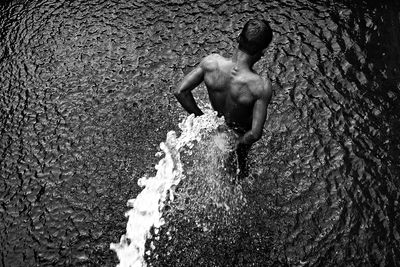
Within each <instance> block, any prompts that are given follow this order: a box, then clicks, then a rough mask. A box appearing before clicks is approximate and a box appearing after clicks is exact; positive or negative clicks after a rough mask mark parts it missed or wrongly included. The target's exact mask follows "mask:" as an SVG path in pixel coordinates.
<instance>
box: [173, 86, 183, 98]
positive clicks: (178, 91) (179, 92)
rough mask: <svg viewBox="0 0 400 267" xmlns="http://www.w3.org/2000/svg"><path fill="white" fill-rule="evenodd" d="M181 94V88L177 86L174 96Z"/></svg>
mask: <svg viewBox="0 0 400 267" xmlns="http://www.w3.org/2000/svg"><path fill="white" fill-rule="evenodd" d="M181 94H182V90H181V88H177V89H176V90H175V91H174V96H175V97H176V98H178V97H179V96H180V95H181Z"/></svg>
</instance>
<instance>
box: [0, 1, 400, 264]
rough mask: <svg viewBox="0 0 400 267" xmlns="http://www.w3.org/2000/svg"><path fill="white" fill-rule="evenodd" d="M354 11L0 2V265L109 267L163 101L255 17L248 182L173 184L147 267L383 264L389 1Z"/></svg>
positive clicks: (394, 42) (164, 116) (391, 39)
mask: <svg viewBox="0 0 400 267" xmlns="http://www.w3.org/2000/svg"><path fill="white" fill-rule="evenodd" d="M368 2H369V1H364V2H363V3H351V2H350V1H344V0H343V1H335V2H334V1H329V5H328V4H327V3H325V2H323V1H316V2H315V1H306V0H301V1H271V2H269V3H263V1H224V0H221V1H201V2H197V1H170V2H168V3H167V2H165V1H150V2H148V1H134V2H127V1H75V2H70V1H55V2H54V1H49V0H43V1H30V2H22V1H11V2H10V3H8V4H2V5H1V6H0V14H1V16H0V25H1V27H0V29H1V30H0V72H1V75H0V86H1V87H0V88H1V89H0V90H1V98H0V108H1V112H0V121H1V139H0V155H1V156H0V171H1V172H0V174H1V181H0V194H1V195H0V200H1V201H0V203H1V205H0V233H1V234H0V240H1V241H2V242H1V243H0V251H1V253H0V265H1V266H35V265H38V266H48V265H56V266H79V265H83V266H114V265H116V264H117V263H118V259H117V257H116V255H115V253H114V252H113V251H110V249H109V244H110V243H112V242H116V241H117V240H118V238H119V237H120V236H121V235H122V234H124V233H125V227H126V219H125V218H124V216H123V215H124V212H125V211H126V210H127V208H126V206H125V204H126V201H127V200H128V199H131V198H134V197H136V196H137V195H138V193H139V191H140V188H139V187H138V186H137V180H138V179H139V178H140V177H142V176H144V175H145V174H146V175H149V176H152V175H153V174H154V168H153V167H154V164H155V158H154V153H156V152H157V150H158V144H159V143H160V142H161V141H163V140H164V138H165V135H166V133H167V132H168V131H169V130H174V129H175V130H176V129H177V123H178V121H179V120H180V117H182V116H183V115H184V113H183V110H182V109H181V108H180V107H178V105H177V104H176V101H175V100H174V99H173V96H172V94H171V90H172V89H173V88H174V86H175V85H176V84H177V83H178V81H179V80H180V79H181V78H182V77H183V74H184V73H187V72H188V71H190V70H191V68H192V67H193V66H195V65H196V64H197V62H198V60H199V59H200V58H201V57H203V56H205V55H207V54H208V53H211V52H218V51H223V52H222V53H223V54H225V55H229V54H231V53H232V52H233V47H234V40H235V36H237V34H238V32H239V31H240V28H241V26H242V25H243V24H244V22H245V21H246V20H247V19H248V18H249V17H251V16H255V15H256V14H261V13H262V14H265V16H266V18H267V19H268V20H269V21H270V22H271V26H272V28H273V29H274V31H275V39H274V41H273V44H272V45H271V46H270V48H269V53H268V55H267V56H266V58H264V59H263V60H262V61H261V62H260V63H258V65H257V66H256V70H257V71H258V72H260V73H261V74H262V75H265V76H269V77H270V79H271V80H272V82H273V85H274V96H273V100H272V103H271V105H270V106H269V108H268V121H267V124H266V127H265V129H264V135H263V138H262V140H260V141H259V142H257V143H256V144H255V145H254V147H253V149H252V151H251V152H250V164H251V165H252V171H251V175H250V177H248V178H247V179H245V180H244V181H242V182H240V183H239V184H238V185H237V187H234V188H231V185H230V184H229V183H226V187H224V188H226V190H225V191H223V189H221V187H212V186H211V185H213V181H215V180H213V179H211V180H207V181H208V182H207V181H206V180H205V181H204V182H203V181H202V180H201V179H200V178H199V177H197V176H196V175H191V176H190V175H189V176H188V179H187V181H188V182H187V183H185V182H183V183H182V184H181V187H179V188H178V189H177V194H178V195H177V199H176V201H175V202H172V203H170V204H169V205H168V206H167V207H166V208H167V210H166V211H165V214H166V224H165V225H164V226H163V227H162V228H161V229H160V235H159V236H158V239H159V240H149V241H148V244H147V246H150V243H151V242H153V243H154V244H156V246H155V249H154V250H153V251H152V253H151V254H150V255H148V256H146V260H147V261H148V262H151V263H152V264H153V265H154V266H190V265H192V266H193V265H195V266H252V265H253V266H260V265H278V266H279V265H313V266H320V265H324V266H325V265H330V266H337V265H342V266H343V265H346V266H347V265H350V266H352V265H357V266H359V265H363V266H375V265H386V266H396V264H398V262H400V258H399V257H400V256H399V253H398V251H400V241H399V240H400V236H399V226H398V221H399V220H400V218H399V214H400V212H399V199H400V190H399V189H400V182H399V180H398V177H399V176H400V167H399V165H400V163H399V157H398V155H399V154H400V140H399V138H400V137H399V135H398V132H399V130H400V125H399V121H400V120H399V114H400V105H399V94H400V70H399V66H400V64H399V63H400V52H399V49H398V47H399V43H400V35H399V32H398V30H397V29H398V28H399V26H400V25H399V24H400V21H399V14H400V7H399V3H391V4H387V3H386V4H381V3H379V4H378V3H368ZM367 3H368V4H367ZM155 11H157V12H155ZM203 89H204V88H203ZM197 97H198V98H199V99H202V101H204V102H206V101H207V96H206V95H205V90H198V93H197ZM192 156H193V155H192ZM190 159H191V160H192V162H198V161H200V160H201V158H196V157H194V158H190ZM188 170H193V171H194V172H195V173H197V172H200V171H202V169H195V167H188ZM189 181H190V182H189ZM223 184H224V183H223ZM235 188H236V189H235ZM219 189H221V191H219ZM231 189H232V190H231ZM235 190H237V191H235ZM202 192H203V193H202ZM206 192H207V193H209V194H205V193H206ZM211 192H213V194H211ZM239 192H241V193H242V194H243V196H242V197H243V200H245V201H236V200H235V196H237V195H235V194H238V193H239ZM221 196H223V198H224V200H226V201H227V203H230V204H229V205H228V206H229V207H230V208H231V210H229V212H227V213H226V212H225V211H226V209H225V208H224V207H222V206H221V207H218V206H216V205H210V203H214V202H213V201H211V202H210V199H211V197H213V198H216V199H218V198H219V197H221ZM242 197H240V199H241V198H242ZM217 203H218V201H217ZM239 203H245V205H239ZM236 204H237V206H235V205H236ZM233 215H234V216H233Z"/></svg>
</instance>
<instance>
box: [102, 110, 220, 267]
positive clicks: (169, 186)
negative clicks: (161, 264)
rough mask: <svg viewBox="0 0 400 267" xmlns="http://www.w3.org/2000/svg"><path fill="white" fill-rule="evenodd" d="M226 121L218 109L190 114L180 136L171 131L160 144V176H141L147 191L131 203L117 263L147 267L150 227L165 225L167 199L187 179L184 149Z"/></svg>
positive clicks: (122, 266)
mask: <svg viewBox="0 0 400 267" xmlns="http://www.w3.org/2000/svg"><path fill="white" fill-rule="evenodd" d="M223 124H224V120H223V118H218V117H217V116H216V112H214V111H211V110H206V111H205V114H204V115H202V116H199V117H194V115H190V116H188V117H187V118H185V119H184V120H183V121H182V122H181V123H179V128H180V129H181V135H180V136H179V137H177V135H176V133H175V132H174V131H170V132H169V133H168V134H167V138H166V141H165V142H162V143H161V144H160V149H161V150H162V152H163V153H164V158H162V159H161V160H160V161H159V163H158V164H157V166H156V167H155V168H156V170H157V173H156V175H155V176H154V177H150V178H147V177H143V178H140V179H139V180H138V184H139V186H142V187H144V188H143V190H142V191H141V192H140V193H139V195H138V196H137V197H136V198H135V199H130V200H129V201H128V203H127V204H128V206H129V207H131V209H130V210H129V211H128V212H126V214H125V216H127V217H128V218H129V219H128V223H127V226H126V234H125V235H122V236H121V239H120V242H119V243H112V244H111V245H110V248H111V249H112V250H114V251H115V252H116V253H117V256H118V259H119V261H120V262H119V264H118V265H117V266H119V267H138V266H146V262H145V261H144V254H145V243H146V240H147V238H149V237H150V230H151V228H152V227H155V229H157V228H159V227H160V226H161V225H163V223H164V221H163V218H162V210H163V207H164V205H165V201H166V199H167V197H169V199H171V200H173V197H174V192H173V188H174V187H175V186H177V185H178V184H179V182H180V181H181V180H182V179H184V178H185V175H184V174H183V163H182V162H181V159H180V155H181V152H183V151H184V150H185V149H186V150H187V149H191V148H192V147H193V145H194V143H195V142H200V141H201V140H202V138H204V137H205V136H207V135H209V134H210V133H211V132H212V131H214V130H216V129H217V128H218V127H219V126H220V125H223ZM162 152H159V153H157V154H160V153H162Z"/></svg>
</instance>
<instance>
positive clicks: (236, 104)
mask: <svg viewBox="0 0 400 267" xmlns="http://www.w3.org/2000/svg"><path fill="white" fill-rule="evenodd" d="M200 67H201V68H203V70H204V83H205V85H206V87H207V90H208V95H209V98H210V102H211V105H212V107H213V108H214V110H216V111H217V112H218V114H219V115H220V116H224V117H225V121H226V123H227V124H228V126H231V127H232V128H235V129H236V130H239V131H241V132H242V133H245V132H247V131H248V130H250V129H251V128H252V122H253V111H254V108H255V105H256V102H258V103H257V105H259V106H260V105H262V106H264V105H265V109H266V105H267V102H268V101H269V98H270V97H271V88H270V85H269V81H264V80H263V79H262V78H261V77H260V76H259V75H257V74H256V73H254V72H253V71H252V70H251V69H248V68H245V67H243V66H239V65H238V64H237V62H234V61H233V60H231V59H227V58H224V57H222V56H220V55H217V54H212V55H209V56H207V57H205V58H204V59H203V60H202V62H201V63H200ZM263 102H264V103H263ZM260 108H261V107H260ZM260 108H259V109H260ZM261 113H264V112H261ZM259 115H260V116H264V115H266V113H265V114H259ZM256 116H257V114H256ZM264 120H265V118H264Z"/></svg>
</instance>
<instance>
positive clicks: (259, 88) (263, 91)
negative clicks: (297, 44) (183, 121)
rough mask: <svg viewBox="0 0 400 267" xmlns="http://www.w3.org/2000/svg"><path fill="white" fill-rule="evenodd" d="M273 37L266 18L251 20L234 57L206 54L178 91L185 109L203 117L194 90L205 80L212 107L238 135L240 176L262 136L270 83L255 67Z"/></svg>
mask: <svg viewBox="0 0 400 267" xmlns="http://www.w3.org/2000/svg"><path fill="white" fill-rule="evenodd" d="M271 40H272V30H271V28H270V27H269V25H268V23H267V22H266V21H264V20H250V21H248V22H247V23H246V24H245V25H244V27H243V30H242V32H241V34H240V35H239V37H238V43H239V46H238V49H237V51H236V53H235V55H234V57H233V58H224V57H222V56H220V55H218V54H211V55H209V56H206V57H205V58H203V59H202V60H201V62H200V64H199V65H198V66H197V67H196V68H195V69H194V70H193V71H191V72H190V73H189V74H187V75H186V76H185V77H184V79H183V80H182V82H181V84H180V85H179V87H178V88H177V90H176V92H175V96H176V98H177V99H178V101H179V103H181V105H182V106H183V108H184V109H185V110H186V111H188V112H189V113H194V114H195V115H196V116H200V115H202V114H203V112H202V111H201V110H200V108H199V107H198V106H197V104H196V102H195V100H194V98H193V95H192V92H191V91H192V90H193V89H195V88H196V87H197V86H198V85H199V84H200V83H202V82H203V81H204V83H205V85H206V87H207V91H208V95H209V98H210V102H211V106H212V107H213V109H214V110H216V111H217V112H218V116H224V117H225V121H226V124H227V125H228V126H229V127H230V128H232V129H233V130H235V131H236V133H238V135H239V139H238V141H237V148H236V151H237V155H238V162H239V170H240V172H241V175H240V176H243V175H247V166H246V161H245V159H246V156H247V153H248V151H249V149H250V147H251V145H252V144H253V143H254V142H255V141H257V140H259V139H260V138H261V135H262V131H263V127H264V123H265V120H266V116H267V106H268V103H269V102H270V100H271V95H272V90H271V82H270V81H269V80H268V79H265V80H264V79H263V78H261V77H260V76H259V75H258V74H257V73H255V72H254V70H253V69H252V68H253V65H254V64H255V63H256V62H257V61H258V60H259V59H260V58H261V56H263V55H264V52H265V50H266V48H267V47H268V45H269V43H270V42H271Z"/></svg>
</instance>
